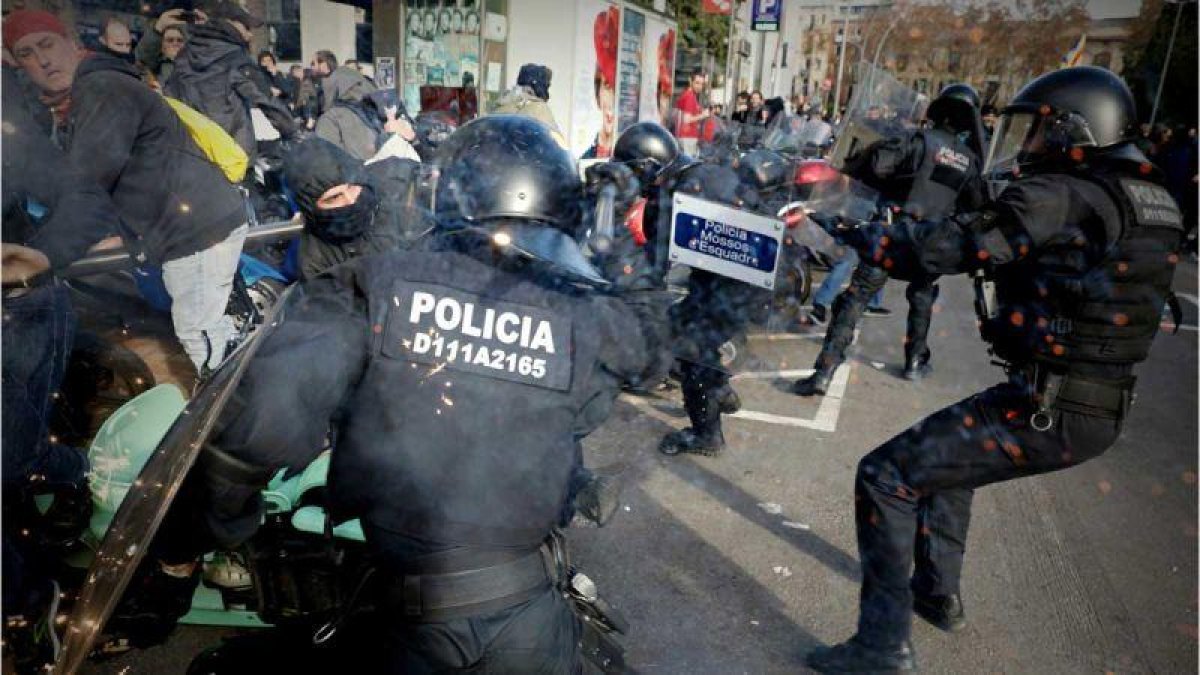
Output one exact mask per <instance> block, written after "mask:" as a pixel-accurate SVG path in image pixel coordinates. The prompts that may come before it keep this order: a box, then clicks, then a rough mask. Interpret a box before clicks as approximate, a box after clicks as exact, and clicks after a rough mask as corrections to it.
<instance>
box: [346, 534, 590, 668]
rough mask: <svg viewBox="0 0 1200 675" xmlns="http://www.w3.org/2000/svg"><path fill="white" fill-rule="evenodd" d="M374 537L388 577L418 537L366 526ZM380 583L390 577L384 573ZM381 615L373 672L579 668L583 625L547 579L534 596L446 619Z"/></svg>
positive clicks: (390, 612) (389, 612) (396, 613)
mask: <svg viewBox="0 0 1200 675" xmlns="http://www.w3.org/2000/svg"><path fill="white" fill-rule="evenodd" d="M367 541H368V543H369V545H370V546H371V548H372V551H373V552H374V553H375V554H376V556H377V557H378V559H379V561H380V563H381V565H382V567H381V569H380V574H381V575H383V576H386V575H387V574H388V572H387V571H386V569H387V568H388V567H389V566H391V565H398V566H404V565H405V562H404V561H405V559H408V558H410V556H411V555H412V551H411V542H412V540H411V539H408V538H406V537H401V536H397V535H393V534H392V533H390V532H389V531H387V530H384V529H381V528H378V527H372V526H370V525H368V526H367ZM381 581H384V580H383V579H381ZM377 621H379V622H380V624H381V625H379V626H378V629H379V631H380V633H381V634H382V640H381V641H380V643H379V644H378V647H377V648H378V649H379V657H380V663H379V664H378V667H377V668H376V669H374V670H373V671H372V672H380V673H397V674H400V673H404V674H407V675H421V674H424V673H449V672H469V673H544V674H546V675H558V674H560V673H565V674H572V673H580V672H582V669H583V665H582V664H583V660H582V654H581V652H580V649H579V644H580V640H581V638H582V632H583V628H582V624H581V623H580V620H579V618H578V616H577V615H576V614H575V611H574V610H573V609H572V608H571V606H570V604H569V603H568V601H567V600H566V599H565V598H564V597H563V595H562V593H561V592H560V591H559V590H558V589H557V588H555V587H554V586H553V585H551V584H550V583H549V582H547V586H546V589H545V591H543V592H541V593H539V594H537V595H535V596H533V597H532V598H530V599H528V600H526V601H524V602H521V603H519V604H516V605H514V606H511V607H506V608H503V609H499V610H494V611H490V612H483V613H481V614H478V615H473V616H466V617H462V618H452V619H448V620H444V621H428V622H427V621H412V620H406V619H405V617H404V616H402V613H401V612H400V611H398V610H396V609H395V608H393V609H384V610H383V611H382V612H380V613H379V617H378V619H377Z"/></svg>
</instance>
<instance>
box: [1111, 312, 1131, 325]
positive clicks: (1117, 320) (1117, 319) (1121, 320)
mask: <svg viewBox="0 0 1200 675" xmlns="http://www.w3.org/2000/svg"><path fill="white" fill-rule="evenodd" d="M1113 325H1114V326H1128V325H1129V316H1128V315H1126V314H1122V313H1120V312H1117V313H1116V314H1114V315H1113Z"/></svg>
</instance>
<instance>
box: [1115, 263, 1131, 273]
mask: <svg viewBox="0 0 1200 675" xmlns="http://www.w3.org/2000/svg"><path fill="white" fill-rule="evenodd" d="M1117 271H1118V272H1120V273H1121V274H1125V273H1126V272H1128V271H1129V263H1127V262H1120V263H1117Z"/></svg>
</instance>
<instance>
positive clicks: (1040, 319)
mask: <svg viewBox="0 0 1200 675" xmlns="http://www.w3.org/2000/svg"><path fill="white" fill-rule="evenodd" d="M1049 325H1050V322H1049V321H1047V320H1046V317H1044V316H1039V317H1038V320H1037V326H1038V328H1046V327H1048V326H1049Z"/></svg>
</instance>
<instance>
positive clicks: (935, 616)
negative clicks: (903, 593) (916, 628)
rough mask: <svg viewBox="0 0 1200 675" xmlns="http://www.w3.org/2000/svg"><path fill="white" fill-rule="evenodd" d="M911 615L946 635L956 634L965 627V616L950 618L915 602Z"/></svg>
mask: <svg viewBox="0 0 1200 675" xmlns="http://www.w3.org/2000/svg"><path fill="white" fill-rule="evenodd" d="M913 614H916V615H917V616H919V617H921V619H923V620H924V621H925V623H927V624H929V625H930V626H933V627H934V628H936V629H938V630H940V631H943V632H946V633H957V632H959V631H961V630H962V629H964V628H966V627H967V617H966V616H963V615H960V616H956V617H953V618H951V617H949V616H946V615H945V614H944V613H942V612H941V611H938V610H937V609H934V608H932V607H928V606H925V605H920V604H917V603H915V602H914V603H913Z"/></svg>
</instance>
